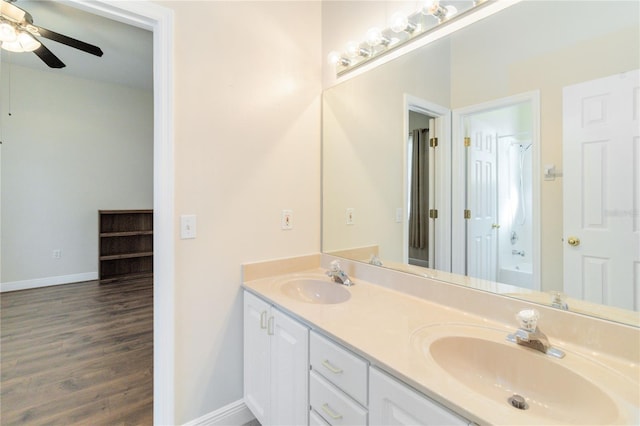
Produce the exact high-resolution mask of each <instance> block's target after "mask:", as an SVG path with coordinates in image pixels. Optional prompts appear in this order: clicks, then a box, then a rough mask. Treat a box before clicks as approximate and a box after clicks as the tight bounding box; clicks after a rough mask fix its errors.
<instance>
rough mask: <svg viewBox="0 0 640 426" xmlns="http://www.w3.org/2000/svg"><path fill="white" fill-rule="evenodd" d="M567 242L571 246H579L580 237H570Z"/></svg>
mask: <svg viewBox="0 0 640 426" xmlns="http://www.w3.org/2000/svg"><path fill="white" fill-rule="evenodd" d="M567 243H569V245H570V246H572V247H577V246H579V245H580V238H578V237H569V239H568V240H567Z"/></svg>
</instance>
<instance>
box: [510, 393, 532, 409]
mask: <svg viewBox="0 0 640 426" xmlns="http://www.w3.org/2000/svg"><path fill="white" fill-rule="evenodd" d="M507 401H509V404H511V406H512V407H516V408H517V409H518V410H526V409H527V408H529V404H527V401H525V399H524V397H522V396H520V395H518V394H517V393H516V394H513V396H512V397H510V398H509V399H508V400H507Z"/></svg>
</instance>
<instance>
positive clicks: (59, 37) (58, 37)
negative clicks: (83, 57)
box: [36, 27, 102, 56]
mask: <svg viewBox="0 0 640 426" xmlns="http://www.w3.org/2000/svg"><path fill="white" fill-rule="evenodd" d="M36 28H37V30H38V35H40V36H42V37H45V38H48V39H49V40H53V41H57V42H58V43H62V44H66V45H67V46H70V47H73V48H75V49H79V50H82V51H83V52H87V53H90V54H92V55H96V56H102V49H100V48H99V47H98V46H94V45H93V44H89V43H85V42H84V41H80V40H76V39H75V38H71V37H69V36H66V35H63V34H59V33H57V32H55V31H51V30H48V29H46V28H42V27H36Z"/></svg>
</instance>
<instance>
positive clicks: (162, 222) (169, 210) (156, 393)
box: [58, 0, 175, 424]
mask: <svg viewBox="0 0 640 426" xmlns="http://www.w3.org/2000/svg"><path fill="white" fill-rule="evenodd" d="M58 1H59V0H58ZM68 4H69V5H70V6H72V7H75V8H77V9H80V10H83V11H85V12H88V13H92V14H94V15H99V16H103V17H106V18H109V19H113V20H115V21H118V22H122V23H125V24H128V25H132V26H135V27H139V28H143V29H145V30H149V31H152V32H153V110H154V113H153V208H154V213H153V222H154V233H153V246H154V262H153V281H154V283H153V421H154V424H174V423H175V389H174V387H175V382H174V380H175V379H174V375H175V374H174V371H175V344H174V340H175V339H174V334H175V321H174V318H175V312H174V297H173V295H174V275H175V274H174V270H175V266H174V259H175V257H174V240H173V235H174V166H173V164H174V160H173V145H174V141H173V139H174V135H173V129H174V124H173V123H174V114H173V28H174V15H173V11H172V10H171V9H168V8H166V7H163V6H160V5H157V4H153V3H151V2H128V1H127V2H113V1H109V0H96V1H93V2H86V1H83V0H70V2H69V3H68Z"/></svg>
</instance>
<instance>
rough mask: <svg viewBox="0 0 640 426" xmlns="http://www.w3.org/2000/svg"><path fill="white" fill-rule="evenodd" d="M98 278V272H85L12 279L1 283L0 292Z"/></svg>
mask: <svg viewBox="0 0 640 426" xmlns="http://www.w3.org/2000/svg"><path fill="white" fill-rule="evenodd" d="M97 279H98V273H97V272H84V273H82V274H71V275H60V276H57V277H46V278H35V279H32V280H23V281H10V282H6V283H0V293H3V292H5V291H16V290H28V289H31V288H39V287H49V286H52V285H62V284H71V283H78V282H82V281H94V280H97Z"/></svg>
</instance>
